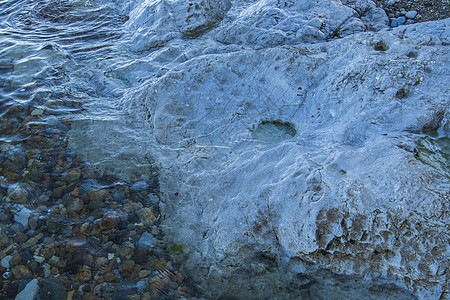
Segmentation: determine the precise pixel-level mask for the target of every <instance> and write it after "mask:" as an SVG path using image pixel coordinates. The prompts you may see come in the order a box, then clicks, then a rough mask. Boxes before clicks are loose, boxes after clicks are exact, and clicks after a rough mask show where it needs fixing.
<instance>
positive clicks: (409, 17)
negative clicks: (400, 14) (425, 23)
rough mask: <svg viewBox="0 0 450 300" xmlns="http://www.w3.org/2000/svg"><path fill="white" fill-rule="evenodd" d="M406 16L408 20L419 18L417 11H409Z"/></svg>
mask: <svg viewBox="0 0 450 300" xmlns="http://www.w3.org/2000/svg"><path fill="white" fill-rule="evenodd" d="M405 16H406V17H407V18H408V19H414V18H415V17H416V16H417V11H415V10H411V11H408V12H407V13H406V14H405Z"/></svg>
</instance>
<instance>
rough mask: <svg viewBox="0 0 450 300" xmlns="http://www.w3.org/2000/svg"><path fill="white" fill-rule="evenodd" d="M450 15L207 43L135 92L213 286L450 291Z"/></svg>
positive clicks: (194, 255)
mask: <svg viewBox="0 0 450 300" xmlns="http://www.w3.org/2000/svg"><path fill="white" fill-rule="evenodd" d="M258 3H259V2H258ZM260 4H261V3H260ZM305 9H308V7H306V8H305ZM343 9H344V10H345V8H343ZM449 25H450V20H449V19H447V20H442V21H437V22H429V23H426V24H415V25H414V26H404V27H402V28H398V29H395V30H393V31H382V32H378V33H372V32H366V33H359V34H355V35H352V36H348V37H345V38H343V39H337V40H333V41H330V42H328V43H320V44H309V45H304V44H303V45H298V46H284V47H275V48H270V49H265V50H258V51H255V50H242V51H237V52H233V53H226V54H207V55H202V56H198V57H195V58H192V59H190V60H188V61H187V62H185V63H182V64H179V65H177V66H174V67H173V68H172V69H171V70H170V71H168V72H167V73H165V75H163V76H161V77H158V78H154V79H152V80H150V81H148V82H147V84H146V85H143V86H142V87H141V88H140V89H138V90H136V92H135V93H132V94H130V95H129V96H128V98H126V99H125V102H126V103H127V104H128V105H129V112H130V114H136V112H139V115H140V117H141V120H142V122H143V124H144V126H146V128H147V129H148V131H149V133H150V134H151V135H150V136H148V137H147V138H149V139H152V138H153V137H154V140H153V142H154V145H153V146H154V151H155V152H154V153H153V155H154V157H155V158H156V159H157V160H159V161H160V163H161V165H162V168H161V178H160V182H161V191H162V195H163V203H161V209H162V212H163V213H164V217H165V218H164V221H163V224H164V229H165V233H166V239H167V242H168V243H169V244H184V245H186V246H185V252H184V255H182V257H180V262H181V263H182V264H183V268H184V271H186V272H187V273H188V274H189V275H191V276H192V278H193V279H194V280H196V281H197V284H198V285H199V287H200V288H201V289H203V291H204V292H205V294H206V295H207V296H209V297H220V296H224V297H231V296H239V297H242V298H245V297H259V298H261V297H269V298H270V297H276V298H277V299H289V298H290V299H292V298H294V297H307V295H309V296H310V297H312V298H314V299H319V298H323V299H327V298H330V297H331V296H332V295H333V297H334V298H336V299H337V298H339V299H341V298H342V299H344V298H345V299H347V298H350V299H356V298H361V297H363V296H364V297H378V298H380V299H391V298H402V299H415V297H419V298H421V299H437V298H439V297H440V295H441V294H442V293H444V292H445V282H446V277H445V276H446V275H445V270H446V269H447V268H448V267H449V266H448V256H449V255H450V249H449V247H448V240H449V232H448V229H447V228H446V224H448V222H449V217H448V216H449V214H448V213H449V211H448V205H447V204H448V201H449V197H450V195H449V192H448V191H449V190H450V183H449V169H448V159H445V157H448V143H449V138H448V135H449V131H448V128H449V123H448V119H449V114H450V112H449V99H448V92H449V91H448V87H447V86H446V85H444V84H442V83H443V82H449V80H450V74H449V73H448V69H449V61H450V60H449V53H448V50H447V46H446V45H447V44H448V42H447V41H448V36H449ZM271 121H273V122H272V123H271ZM262 123H266V124H272V125H273V128H272V129H269V130H267V131H266V132H267V134H268V135H270V136H267V137H264V134H265V133H264V132H263V133H262V135H261V134H260V133H258V134H256V135H255V133H254V132H255V131H256V130H257V128H258V126H259V125H260V124H262ZM280 124H281V125H282V124H284V125H282V126H280ZM277 126H278V127H279V129H280V135H281V134H282V135H283V137H282V138H279V137H277V136H276V130H277V129H276V127H277ZM283 126H288V127H289V126H290V127H291V128H295V131H296V132H295V135H294V136H292V134H291V135H289V134H287V135H286V130H287V129H286V128H284V127H283ZM274 128H275V129H274ZM283 128H284V129H283ZM427 130H431V132H433V134H434V136H430V135H426V134H423V133H422V132H427ZM287 131H289V130H287ZM274 134H275V136H274ZM436 134H437V136H436ZM255 136H256V137H257V139H255ZM261 136H262V137H261ZM282 139H284V140H282ZM446 147H447V148H446ZM431 148H432V149H433V151H434V153H437V154H436V155H433V154H430V153H431V150H430V149H431ZM446 149H447V150H446ZM446 151H447V152H446ZM439 155H440V156H439ZM443 157H444V158H443ZM262 287H264V288H262ZM349 287H351V288H350V289H349Z"/></svg>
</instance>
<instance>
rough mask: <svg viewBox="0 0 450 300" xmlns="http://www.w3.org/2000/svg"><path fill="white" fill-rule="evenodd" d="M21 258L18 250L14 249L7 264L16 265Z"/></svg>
mask: <svg viewBox="0 0 450 300" xmlns="http://www.w3.org/2000/svg"><path fill="white" fill-rule="evenodd" d="M21 260H22V257H20V254H19V252H17V251H15V252H14V253H13V254H11V260H10V262H9V265H10V266H15V265H18V264H20V262H21Z"/></svg>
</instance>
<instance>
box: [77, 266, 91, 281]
mask: <svg viewBox="0 0 450 300" xmlns="http://www.w3.org/2000/svg"><path fill="white" fill-rule="evenodd" d="M75 277H76V278H77V279H78V280H79V281H82V282H86V281H90V280H91V279H92V272H91V269H90V268H89V267H88V266H83V267H82V268H81V270H80V272H78V273H77V274H76V275H75Z"/></svg>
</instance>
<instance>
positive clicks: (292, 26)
mask: <svg viewBox="0 0 450 300" xmlns="http://www.w3.org/2000/svg"><path fill="white" fill-rule="evenodd" d="M388 22H389V21H388V18H387V16H386V14H385V12H384V11H383V10H382V9H381V8H377V7H376V6H375V4H374V3H373V2H372V1H368V0H360V1H344V2H343V3H341V2H340V1H332V0H325V1H324V0H321V1H318V0H312V1H292V0H260V1H257V2H256V3H255V4H253V5H251V6H250V7H248V8H247V9H245V10H244V11H242V12H240V13H239V15H238V16H237V17H236V18H235V19H234V20H233V22H232V24H231V25H229V26H226V27H223V28H222V29H221V31H220V32H219V33H218V34H217V35H216V37H215V38H216V39H217V40H218V41H220V42H223V43H226V44H242V45H246V46H249V47H252V48H256V49H262V48H267V47H274V46H278V45H292V44H296V43H299V42H307V43H310V42H320V41H324V40H327V39H330V38H333V37H343V36H346V35H349V34H353V33H357V32H362V31H366V30H380V29H382V28H387V24H388Z"/></svg>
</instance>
